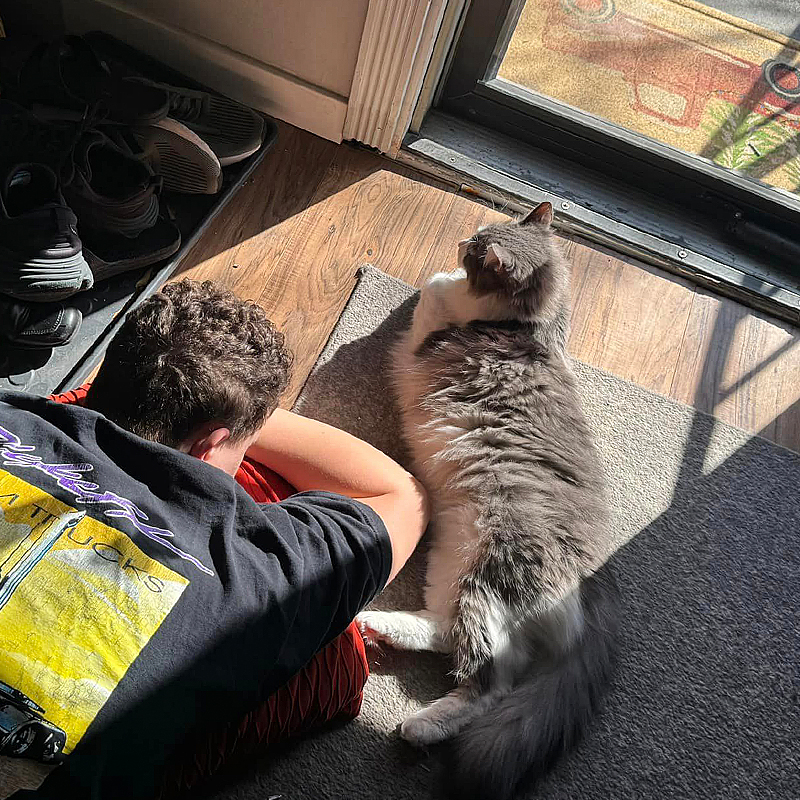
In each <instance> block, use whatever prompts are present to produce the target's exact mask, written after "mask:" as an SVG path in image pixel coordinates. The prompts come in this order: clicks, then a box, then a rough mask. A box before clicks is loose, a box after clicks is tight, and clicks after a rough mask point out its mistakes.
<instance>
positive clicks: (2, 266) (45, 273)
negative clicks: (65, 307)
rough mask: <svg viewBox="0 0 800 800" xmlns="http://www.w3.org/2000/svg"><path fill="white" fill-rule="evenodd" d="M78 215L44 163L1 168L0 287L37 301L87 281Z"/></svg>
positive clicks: (79, 287) (60, 295) (89, 276)
mask: <svg viewBox="0 0 800 800" xmlns="http://www.w3.org/2000/svg"><path fill="white" fill-rule="evenodd" d="M76 226H77V219H76V217H75V214H74V213H73V212H72V210H71V209H70V208H69V207H68V206H67V204H66V203H65V201H64V197H63V195H62V194H61V192H60V191H59V189H58V179H57V178H56V175H55V173H54V172H53V170H52V169H50V168H49V167H47V166H45V165H44V164H32V163H22V164H16V165H13V166H11V167H7V168H6V169H5V170H4V171H3V172H0V292H2V293H3V294H6V295H10V296H11V297H16V298H19V299H23V300H33V301H37V302H47V301H52V300H60V299H63V298H65V297H69V296H71V295H73V294H75V293H76V292H80V291H83V290H84V289H89V288H91V286H92V283H93V280H92V273H91V270H90V269H89V265H88V264H87V263H86V260H85V259H84V257H83V252H82V243H81V240H80V239H79V238H78V231H77V227H76Z"/></svg>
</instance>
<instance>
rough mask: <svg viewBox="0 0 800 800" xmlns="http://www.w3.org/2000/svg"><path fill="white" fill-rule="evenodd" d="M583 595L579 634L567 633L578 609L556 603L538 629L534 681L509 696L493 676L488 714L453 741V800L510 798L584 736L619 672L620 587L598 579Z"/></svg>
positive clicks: (587, 585)
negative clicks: (614, 671) (615, 660)
mask: <svg viewBox="0 0 800 800" xmlns="http://www.w3.org/2000/svg"><path fill="white" fill-rule="evenodd" d="M579 596H580V610H581V613H582V623H581V625H580V630H579V632H578V634H577V635H576V636H573V637H567V638H566V639H565V637H564V636H563V624H564V618H565V614H567V615H570V616H572V618H573V620H574V617H575V615H574V613H573V611H574V605H573V608H572V609H566V610H565V609H564V608H559V606H555V607H554V608H552V609H551V610H550V611H548V612H546V613H545V614H544V615H542V617H541V618H540V619H539V620H537V622H536V624H535V625H533V626H532V627H531V629H530V630H531V633H530V634H529V636H530V638H531V639H532V641H530V642H529V645H530V647H531V648H532V652H534V653H537V661H536V662H535V663H536V665H537V666H536V667H534V669H533V671H532V673H531V674H530V677H527V678H523V679H522V681H520V682H519V683H518V684H517V685H516V686H515V687H514V688H513V689H512V690H511V691H510V692H507V693H501V692H500V691H499V690H497V689H494V688H492V686H491V683H492V681H491V678H490V679H489V688H488V692H487V693H486V694H484V695H483V696H482V697H481V698H480V699H479V700H478V704H479V705H488V706H489V707H488V709H487V710H486V712H485V713H484V714H482V715H480V716H478V717H477V718H476V719H474V720H473V721H472V722H471V723H469V724H468V725H467V726H466V727H465V728H464V729H463V730H462V731H461V733H460V734H458V735H457V736H456V737H455V739H454V740H453V741H452V742H451V746H452V751H451V757H452V758H453V759H454V761H455V763H454V764H452V767H453V769H451V770H448V779H447V781H448V788H449V793H450V796H451V797H453V798H458V799H459V800H510V799H511V798H513V797H514V796H515V794H516V792H517V790H518V789H520V788H522V785H523V784H526V783H528V782H529V781H531V782H532V781H534V780H535V779H536V778H537V777H539V776H541V775H542V774H543V773H544V772H545V771H546V770H547V769H548V768H549V767H550V765H551V764H552V763H553V762H554V761H555V760H556V759H557V758H558V756H560V755H561V754H562V753H564V752H566V751H567V750H569V749H570V748H571V747H572V746H573V745H574V744H575V743H576V742H577V741H578V739H579V738H580V736H581V733H582V731H583V729H584V728H585V727H586V725H587V723H588V722H589V721H590V720H591V718H592V716H593V715H594V713H595V711H596V710H597V708H598V705H599V702H600V699H601V696H602V693H603V690H604V688H605V686H606V684H607V682H608V679H609V678H610V675H611V671H612V668H613V641H614V638H615V632H616V620H617V608H616V605H617V604H616V597H617V595H616V587H615V585H614V583H613V580H612V579H611V578H609V577H608V576H600V575H599V574H595V575H593V576H591V577H589V578H587V579H585V580H584V581H583V583H582V585H581V588H580V590H579ZM575 600H577V598H574V597H573V598H572V599H571V600H570V601H569V602H570V603H572V604H574V603H575ZM559 642H560V643H561V644H558V643H559ZM542 656H544V658H543V659H542V660H541V661H540V660H539V659H540V658H541V657H542ZM492 694H496V695H497V699H496V701H495V702H491V699H492Z"/></svg>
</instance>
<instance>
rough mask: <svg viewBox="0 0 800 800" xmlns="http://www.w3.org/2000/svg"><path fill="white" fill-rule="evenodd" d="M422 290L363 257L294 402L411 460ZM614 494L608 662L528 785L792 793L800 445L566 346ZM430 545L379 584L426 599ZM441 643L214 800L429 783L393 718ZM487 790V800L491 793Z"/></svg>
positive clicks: (383, 602)
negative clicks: (648, 387) (396, 393)
mask: <svg viewBox="0 0 800 800" xmlns="http://www.w3.org/2000/svg"><path fill="white" fill-rule="evenodd" d="M413 294H414V292H413V290H412V289H411V288H410V287H409V286H407V285H405V284H403V283H401V282H400V281H397V280H395V279H392V278H390V277H388V276H386V275H384V274H383V273H381V272H379V271H378V270H376V269H374V268H372V267H365V268H364V269H362V270H361V272H360V277H359V282H358V285H357V287H356V289H355V291H354V292H353V295H352V297H351V298H350V301H349V303H348V305H347V307H346V309H345V311H344V313H343V314H342V317H341V318H340V320H339V322H338V324H337V326H336V328H335V330H334V332H333V334H332V336H331V339H330V341H329V342H328V344H327V346H326V348H325V350H324V352H323V353H322V355H321V357H320V359H319V362H318V363H317V365H316V366H315V369H314V371H313V372H312V375H311V377H310V378H309V380H308V383H307V385H306V387H305V389H304V391H303V393H302V395H301V397H300V399H299V401H298V409H299V410H300V411H302V412H303V413H305V414H307V415H309V416H312V417H316V418H318V419H321V420H324V421H326V422H329V423H332V424H334V425H338V426H339V427H342V428H344V429H345V430H348V431H350V432H352V433H354V434H356V435H358V436H361V437H362V438H364V439H367V440H368V441H371V442H372V443H373V444H375V445H376V446H378V447H380V448H381V449H382V450H384V451H386V452H387V453H389V454H391V455H393V456H394V457H396V458H398V459H399V460H401V461H402V460H403V458H404V453H403V447H402V443H401V441H400V438H399V435H398V430H397V426H396V417H395V413H394V411H393V408H392V405H391V400H390V396H389V393H388V390H387V386H386V384H385V382H384V369H383V365H384V358H385V354H386V351H387V348H388V346H389V344H390V343H391V342H393V341H394V339H395V337H396V335H397V331H398V330H399V329H400V328H401V327H402V326H404V325H406V324H407V323H408V320H409V319H410V313H411V309H412V308H413V303H414V302H415V301H414V298H413ZM575 369H576V371H577V373H578V376H579V378H580V385H581V393H582V397H583V403H584V407H585V409H586V413H587V414H588V416H589V419H590V421H591V424H592V426H593V429H594V432H595V435H596V437H597V440H598V443H599V446H600V449H601V451H602V453H603V455H604V458H605V468H606V470H607V473H608V480H609V485H610V487H611V488H610V491H611V503H612V507H613V509H614V514H615V516H614V526H615V531H616V537H617V551H616V553H615V555H614V557H613V558H612V560H611V562H610V564H609V567H610V568H611V569H613V571H614V573H615V574H616V576H617V578H618V581H619V584H620V588H621V591H622V601H623V613H624V622H623V625H622V636H621V640H620V645H619V667H618V671H617V674H616V678H615V681H614V685H613V686H612V688H611V691H610V692H609V695H608V698H607V702H606V704H605V709H604V711H603V713H602V714H601V715H600V716H599V717H598V719H597V720H596V723H595V724H594V726H593V727H592V729H591V731H590V732H589V735H588V736H587V737H586V739H585V741H584V742H583V744H582V745H581V746H580V747H579V748H578V749H577V750H576V751H575V752H574V753H572V754H571V755H569V756H567V757H565V758H564V759H563V760H562V761H561V762H560V763H559V765H558V766H557V767H556V769H555V770H554V771H553V772H552V773H551V774H550V775H549V776H548V777H547V778H546V779H545V780H544V782H543V783H542V784H541V785H540V786H539V788H538V790H537V791H536V793H535V795H534V796H535V797H537V798H543V799H545V798H546V799H547V800H566V799H567V798H570V800H576V798H592V800H601V798H602V800H606V798H626V799H628V800H629V799H630V798H653V800H655V799H656V798H659V800H662V799H663V798H680V799H681V800H683V798H686V800H689V798H691V799H692V800H695V798H698V797H702V798H704V800H711V798H720V799H722V798H725V800H738V799H739V798H741V800H745V798H746V799H747V800H751V799H752V798H754V797H758V798H762V799H763V800H766V799H767V798H776V799H777V798H780V800H796V798H798V796H800V760H799V757H798V753H799V752H800V748H798V745H799V744H800V741H799V740H798V737H800V704H799V703H798V693H799V692H800V666H799V665H800V613H798V612H799V611H800V600H798V593H799V592H800V536H799V535H798V532H799V531H800V456H798V455H797V454H795V453H793V452H790V451H788V450H784V449H782V448H780V447H777V446H775V445H773V444H771V443H770V442H767V441H766V440H764V439H761V438H759V437H755V436H751V435H748V434H746V433H744V432H742V431H740V430H737V429H735V428H732V427H730V426H728V425H724V424H722V423H720V422H718V421H715V420H714V419H713V418H711V417H709V416H707V415H705V414H702V413H698V412H696V411H694V410H693V409H691V408H688V407H686V406H683V405H679V404H677V403H675V402H672V401H670V400H667V399H665V398H663V397H661V396H658V395H655V394H652V393H650V392H647V391H645V390H643V389H641V388H639V387H637V386H635V385H633V384H631V383H628V382H626V381H623V380H620V379H618V378H615V377H613V376H611V375H608V374H606V373H604V372H601V371H600V370H597V369H594V368H592V367H589V366H587V365H585V364H581V363H575ZM423 577H424V549H423V550H421V551H419V552H418V553H417V554H415V557H414V558H413V559H412V561H411V562H410V563H409V565H408V567H407V568H406V569H405V570H404V571H403V572H402V573H401V575H400V576H399V577H398V579H397V580H396V582H395V583H393V584H392V585H390V586H389V587H388V589H387V590H386V591H385V592H384V593H383V594H382V595H381V596H380V597H379V598H378V599H377V600H376V601H375V604H374V605H375V606H376V607H380V608H405V609H416V608H418V607H419V606H420V603H421V587H422V582H423ZM448 668H449V666H448V663H447V661H446V660H445V659H444V658H443V657H440V656H436V655H433V654H422V655H420V654H410V653H401V652H393V651H388V650H387V651H385V652H383V653H382V654H376V655H373V657H372V675H371V677H370V679H369V682H368V684H367V688H366V697H365V701H364V706H363V711H362V713H361V716H360V718H358V719H357V720H356V721H354V722H352V723H350V724H349V725H347V726H344V727H343V728H340V729H337V730H332V731H327V732H324V733H320V734H318V735H317V736H315V737H313V738H310V739H307V740H305V741H302V742H299V743H297V744H295V745H293V746H291V747H288V748H286V749H285V750H284V751H282V752H280V753H279V754H276V755H275V756H274V757H272V758H270V759H269V760H266V759H265V760H264V761H262V762H261V763H260V764H258V765H257V766H255V767H253V768H251V769H250V770H249V771H247V772H246V773H244V774H242V775H240V776H239V777H238V778H231V777H230V776H228V778H227V779H226V781H225V785H224V787H222V786H221V787H219V789H218V790H216V791H215V792H214V793H213V796H214V797H216V798H217V800H223V798H225V800H234V798H242V800H244V799H245V798H246V800H256V798H258V800H267V798H270V797H272V796H275V795H280V797H281V798H282V800H323V798H324V799H327V798H359V799H360V798H363V799H364V800H367V799H369V800H378V799H379V798H380V799H381V800H401V799H402V800H425V799H426V798H433V797H436V792H435V790H434V788H433V787H434V786H435V782H436V777H437V772H438V761H437V757H436V755H435V753H430V754H426V753H418V752H415V751H413V750H412V749H411V748H410V747H408V746H407V745H405V744H404V743H403V742H402V741H401V740H400V739H399V737H398V736H397V734H396V732H395V728H396V726H397V725H398V724H399V723H400V722H401V721H402V720H403V719H404V717H405V716H406V715H407V714H408V713H409V712H410V711H412V710H413V709H416V708H418V707H419V706H420V705H421V704H423V703H426V702H428V701H430V700H433V699H434V698H436V697H438V696H440V695H441V694H442V693H443V692H444V691H445V690H446V689H447V688H449V686H450V683H449V680H448V678H447V670H448ZM487 800H491V798H487Z"/></svg>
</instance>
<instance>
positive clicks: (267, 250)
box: [172, 124, 339, 299]
mask: <svg viewBox="0 0 800 800" xmlns="http://www.w3.org/2000/svg"><path fill="white" fill-rule="evenodd" d="M338 152H339V148H338V147H337V146H336V145H334V144H332V143H331V142H327V141H325V140H323V139H320V138H318V137H317V136H313V135H312V134H310V133H306V132H305V131H301V130H299V129H298V128H292V127H291V126H289V125H285V124H281V125H280V131H279V135H278V141H277V143H276V145H275V146H274V148H273V150H272V152H270V153H268V154H267V155H266V157H265V158H264V161H263V162H262V163H261V164H260V165H259V167H258V169H257V170H256V171H255V173H254V174H253V176H252V177H251V179H250V180H249V181H247V183H246V185H244V186H243V187H242V188H241V189H240V191H239V193H238V194H237V196H236V197H235V198H234V199H233V200H232V201H231V202H230V203H229V204H228V206H227V207H226V208H225V209H223V211H222V213H221V214H220V215H219V216H218V217H217V218H216V219H215V220H214V222H213V223H212V225H211V227H210V228H209V229H208V230H207V231H206V232H205V233H204V234H203V236H202V237H201V238H200V239H199V240H198V242H197V243H196V244H195V246H194V247H193V248H192V249H191V250H190V251H189V253H188V254H187V255H186V258H185V259H184V262H183V264H182V265H181V269H180V272H179V273H177V274H176V275H175V276H174V277H173V279H172V280H179V279H181V278H193V279H195V280H206V279H209V280H215V281H218V282H219V283H221V284H222V285H223V286H226V287H227V288H229V289H231V290H232V291H234V292H236V294H237V295H239V296H240V297H243V298H248V299H255V298H257V297H258V296H259V295H260V294H261V293H262V292H263V291H264V274H263V270H262V265H263V264H265V263H268V262H270V261H276V260H278V258H279V257H280V254H281V253H282V252H283V250H284V248H285V247H286V244H287V242H288V241H289V240H290V238H291V234H292V231H293V230H294V228H295V227H296V226H297V224H298V222H299V220H300V218H301V217H302V215H303V214H304V213H305V212H306V209H307V208H308V207H309V205H310V204H311V202H312V198H313V197H314V195H315V193H316V191H317V188H318V186H319V184H320V183H321V182H322V180H323V179H324V177H325V171H326V169H327V167H328V165H329V164H330V163H331V162H332V161H333V159H334V158H335V157H336V155H337V153H338Z"/></svg>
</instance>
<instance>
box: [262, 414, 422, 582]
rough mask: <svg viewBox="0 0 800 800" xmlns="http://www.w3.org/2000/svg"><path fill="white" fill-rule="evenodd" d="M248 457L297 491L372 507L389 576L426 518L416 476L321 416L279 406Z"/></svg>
mask: <svg viewBox="0 0 800 800" xmlns="http://www.w3.org/2000/svg"><path fill="white" fill-rule="evenodd" d="M247 457H248V458H250V459H252V460H253V461H258V462H259V463H261V464H264V465H265V466H267V467H269V468H270V469H272V470H274V471H275V472H277V473H278V474H279V475H281V476H282V477H284V478H285V479H286V480H287V481H289V483H291V484H292V485H293V486H295V488H296V489H297V490H298V491H301V492H302V491H309V490H315V489H316V490H321V491H327V492H335V493H336V494H342V495H344V496H345V497H351V498H353V499H355V500H358V501H359V502H361V503H364V504H365V505H368V506H369V507H370V508H372V509H373V511H375V512H376V513H377V514H378V516H379V517H380V518H381V519H382V520H383V523H384V525H386V529H387V531H388V532H389V539H390V540H391V543H392V571H391V574H390V576H389V580H392V578H394V576H395V575H397V573H398V572H399V571H400V569H401V567H402V566H403V564H405V562H406V561H407V559H408V557H409V556H410V555H411V553H412V552H414V548H415V547H416V546H417V542H419V540H420V537H421V536H422V534H423V533H424V531H425V527H426V526H427V524H428V518H429V508H428V497H427V494H426V492H425V490H424V488H423V487H422V484H420V482H419V481H418V480H416V478H414V477H413V476H412V475H410V474H409V473H408V472H406V471H405V470H404V469H403V468H402V467H401V466H400V465H399V464H397V463H396V462H395V461H393V460H392V459H391V458H389V456H387V455H385V454H384V453H382V452H381V451H380V450H377V449H376V448H374V447H373V446H372V445H370V444H367V443H366V442H364V441H362V440H361V439H357V438H356V437H355V436H351V435H350V434H349V433H345V432H344V431H342V430H339V429H338V428H334V427H332V426H330V425H326V424H325V423H323V422H317V421H316V420H312V419H308V418H307V417H302V416H300V415H298V414H293V413H292V412H291V411H284V410H283V409H280V408H279V409H277V410H276V411H275V412H274V413H273V414H272V416H270V418H269V419H268V420H267V421H266V423H265V424H264V427H263V428H262V429H261V433H260V435H259V437H258V439H257V440H256V442H255V443H254V444H253V445H251V446H250V448H249V449H248V451H247Z"/></svg>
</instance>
